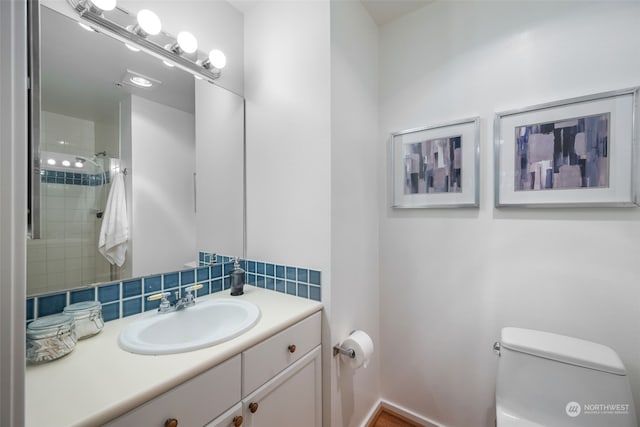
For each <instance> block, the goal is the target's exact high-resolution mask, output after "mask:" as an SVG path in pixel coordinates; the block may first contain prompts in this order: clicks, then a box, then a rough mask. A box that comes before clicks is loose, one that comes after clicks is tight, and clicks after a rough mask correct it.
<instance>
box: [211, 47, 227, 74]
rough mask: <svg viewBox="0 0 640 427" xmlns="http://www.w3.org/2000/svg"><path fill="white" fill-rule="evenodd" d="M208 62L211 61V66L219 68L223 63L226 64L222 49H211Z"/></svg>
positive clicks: (222, 66) (221, 67)
mask: <svg viewBox="0 0 640 427" xmlns="http://www.w3.org/2000/svg"><path fill="white" fill-rule="evenodd" d="M209 62H210V63H211V65H213V67H215V68H217V69H218V70H221V69H223V68H224V66H225V65H227V57H226V56H224V53H222V51H220V50H218V49H213V50H212V51H211V52H209Z"/></svg>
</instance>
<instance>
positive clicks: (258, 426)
mask: <svg viewBox="0 0 640 427" xmlns="http://www.w3.org/2000/svg"><path fill="white" fill-rule="evenodd" d="M320 348H321V347H320V346H318V347H316V348H315V349H313V350H312V351H311V352H309V353H308V354H307V355H305V356H303V357H302V358H300V359H299V360H298V361H297V362H295V363H294V364H292V365H291V366H289V367H288V368H287V369H285V370H284V371H282V372H281V373H280V374H278V375H277V376H276V377H275V378H273V379H272V380H271V381H269V382H268V383H266V384H265V385H263V386H262V387H260V388H259V389H258V390H256V391H255V392H254V393H252V394H251V395H250V396H248V397H247V398H245V399H243V401H242V406H243V414H244V424H243V425H244V426H246V427H275V426H283V427H284V426H300V427H303V426H304V427H321V426H322V396H321V393H322V387H321V366H320V365H321V363H320V359H321V357H320V354H321V352H320Z"/></svg>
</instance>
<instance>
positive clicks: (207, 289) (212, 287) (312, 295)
mask: <svg viewBox="0 0 640 427" xmlns="http://www.w3.org/2000/svg"><path fill="white" fill-rule="evenodd" d="M201 254H202V253H201ZM202 258H203V257H202V256H201V257H200V259H202ZM218 259H226V260H227V261H228V260H229V257H226V256H224V255H218ZM240 267H241V268H243V269H244V270H245V271H246V275H245V278H246V283H247V284H248V285H251V286H256V287H259V288H265V289H269V290H272V291H276V292H281V293H286V294H289V295H295V296H298V297H301V298H308V299H312V300H315V301H320V300H321V298H322V292H321V272H320V271H317V270H312V269H308V268H302V267H295V266H288V265H280V264H273V263H269V262H263V261H255V260H240ZM232 270H233V262H225V263H219V264H212V265H207V266H201V267H198V268H194V269H187V270H182V271H176V272H172V273H165V274H158V275H152V276H146V277H141V278H133V279H127V280H123V281H120V282H113V283H107V284H103V285H99V286H95V287H89V288H84V289H76V290H70V291H62V292H57V293H53V294H48V295H41V296H38V297H33V298H28V299H27V321H30V320H33V319H36V318H38V317H42V316H47V315H50V314H56V313H60V312H62V309H63V308H64V306H65V305H67V304H73V303H76V302H81V301H93V300H97V301H100V302H101V303H102V315H103V317H104V320H105V321H109V320H114V319H119V318H121V317H127V316H131V315H134V314H139V313H142V312H143V311H148V310H153V309H156V308H158V305H159V304H160V301H159V300H156V301H147V297H149V296H150V295H153V294H155V293H158V292H170V293H171V296H170V300H172V301H175V293H176V292H180V293H182V291H183V290H184V288H186V287H188V286H191V285H193V284H196V283H198V284H202V285H203V288H202V289H200V290H198V291H197V295H198V296H204V295H208V294H212V293H216V292H222V291H223V290H226V289H229V287H230V285H229V273H231V271H232Z"/></svg>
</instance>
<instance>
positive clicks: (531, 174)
mask: <svg viewBox="0 0 640 427" xmlns="http://www.w3.org/2000/svg"><path fill="white" fill-rule="evenodd" d="M609 122H610V113H604V114H598V115H593V116H585V117H580V118H575V119H568V120H562V121H557V122H549V123H539V124H533V125H526V126H517V127H516V128H515V141H516V147H515V156H516V158H515V191H537V190H556V189H576V188H603V187H605V188H606V187H609V126H610V123H609Z"/></svg>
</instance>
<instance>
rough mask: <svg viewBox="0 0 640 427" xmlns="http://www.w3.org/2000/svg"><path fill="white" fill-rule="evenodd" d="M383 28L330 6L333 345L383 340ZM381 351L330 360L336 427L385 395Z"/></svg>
mask: <svg viewBox="0 0 640 427" xmlns="http://www.w3.org/2000/svg"><path fill="white" fill-rule="evenodd" d="M377 106H378V27H377V26H376V24H375V23H374V22H373V20H372V19H371V17H370V16H369V14H368V13H367V11H366V10H365V9H364V7H363V6H362V4H360V2H344V1H332V2H331V316H330V319H329V324H330V327H331V340H330V342H329V343H328V344H331V343H334V344H335V343H337V342H340V341H342V340H344V339H345V338H346V337H347V336H348V335H349V333H350V332H351V331H353V330H354V329H362V330H364V331H366V332H367V333H369V335H370V336H371V337H372V340H373V341H374V345H375V346H376V347H378V348H379V344H380V340H379V337H378V329H379V322H378V306H379V301H378V292H379V286H378V283H379V274H378V268H377V265H378V216H379V215H378V210H377V207H378V192H377V191H376V188H377V173H378V172H377V164H378V154H379V153H378V152H377V150H376V148H377V144H376V141H377V135H378V131H377V130H378V109H377ZM379 362H380V357H379V353H376V354H374V356H373V357H372V360H371V362H370V364H369V366H368V367H367V368H366V369H364V368H361V369H359V370H356V371H354V370H353V369H351V367H350V366H349V365H348V364H347V363H344V362H343V361H341V358H333V359H332V361H331V385H330V386H331V420H330V421H331V424H330V425H332V426H335V427H338V426H357V425H361V424H362V423H363V421H365V420H366V418H367V416H368V415H369V412H370V411H371V409H372V408H373V407H374V406H375V405H376V404H377V401H378V399H379V396H380V387H379V375H380V372H379Z"/></svg>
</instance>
